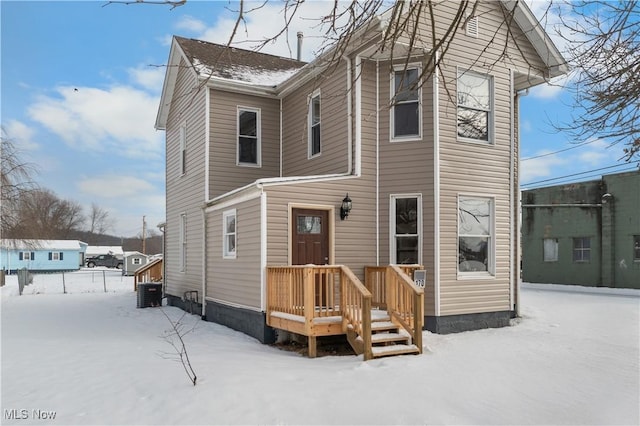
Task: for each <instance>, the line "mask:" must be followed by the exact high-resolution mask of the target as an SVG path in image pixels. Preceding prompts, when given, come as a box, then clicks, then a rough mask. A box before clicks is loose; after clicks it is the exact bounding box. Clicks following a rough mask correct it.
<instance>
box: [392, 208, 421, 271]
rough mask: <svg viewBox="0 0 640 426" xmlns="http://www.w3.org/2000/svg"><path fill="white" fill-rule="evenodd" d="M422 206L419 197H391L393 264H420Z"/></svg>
mask: <svg viewBox="0 0 640 426" xmlns="http://www.w3.org/2000/svg"><path fill="white" fill-rule="evenodd" d="M421 204H422V197H421V196H419V195H418V196H416V195H410V196H401V195H396V196H392V197H391V212H390V213H391V224H390V225H391V235H392V236H393V238H392V239H391V250H390V252H391V263H392V264H418V263H420V259H421V253H420V246H421V243H420V241H421V235H420V234H421V228H422V226H421V223H422V221H421V215H422V213H421Z"/></svg>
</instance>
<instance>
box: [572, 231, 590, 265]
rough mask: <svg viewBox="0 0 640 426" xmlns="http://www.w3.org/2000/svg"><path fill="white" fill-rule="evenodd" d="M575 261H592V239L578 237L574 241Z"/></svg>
mask: <svg viewBox="0 0 640 426" xmlns="http://www.w3.org/2000/svg"><path fill="white" fill-rule="evenodd" d="M573 261H574V262H590V261H591V238H589V237H578V238H574V239H573Z"/></svg>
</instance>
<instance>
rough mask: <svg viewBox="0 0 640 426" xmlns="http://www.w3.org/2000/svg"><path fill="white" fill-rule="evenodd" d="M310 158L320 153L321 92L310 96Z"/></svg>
mask: <svg viewBox="0 0 640 426" xmlns="http://www.w3.org/2000/svg"><path fill="white" fill-rule="evenodd" d="M308 116H309V124H308V126H309V158H311V157H314V156H316V155H318V154H320V152H321V149H322V146H321V143H320V141H321V139H320V92H315V93H314V94H313V95H312V96H310V97H309V115H308Z"/></svg>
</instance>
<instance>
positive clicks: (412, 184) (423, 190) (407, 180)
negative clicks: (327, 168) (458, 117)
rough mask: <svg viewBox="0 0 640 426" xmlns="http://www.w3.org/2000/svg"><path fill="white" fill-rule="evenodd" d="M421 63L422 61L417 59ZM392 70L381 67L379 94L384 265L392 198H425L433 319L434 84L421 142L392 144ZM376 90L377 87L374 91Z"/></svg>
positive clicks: (425, 256) (424, 101)
mask: <svg viewBox="0 0 640 426" xmlns="http://www.w3.org/2000/svg"><path fill="white" fill-rule="evenodd" d="M416 62H418V63H419V62H420V58H416ZM392 70H393V67H392V66H391V64H390V63H389V62H381V63H380V66H379V82H380V83H379V84H380V86H379V90H380V105H381V108H380V213H381V214H380V228H381V249H382V256H381V263H382V264H388V263H389V262H390V260H391V253H390V252H389V248H390V238H391V235H390V233H389V231H390V226H391V224H390V222H389V221H390V217H389V212H390V210H389V209H390V198H391V196H392V195H406V194H420V195H421V196H422V205H421V208H422V229H421V232H422V233H421V236H422V246H421V254H422V265H423V266H424V268H425V270H426V272H427V283H429V286H428V287H427V291H425V314H426V315H433V314H434V312H435V300H434V293H433V291H429V290H428V289H429V288H433V283H434V281H435V274H434V270H435V246H434V201H433V197H434V144H433V138H434V136H433V102H432V99H433V94H432V92H433V80H432V79H431V78H429V79H427V80H426V81H422V82H421V84H422V87H421V92H422V93H421V105H422V131H421V134H422V138H421V139H420V140H417V141H395V142H391V139H390V135H391V130H390V117H391V110H390V108H389V101H390V99H391V92H390V89H391V81H392V80H391V79H392ZM373 90H375V86H374V89H373Z"/></svg>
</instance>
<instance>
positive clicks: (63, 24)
mask: <svg viewBox="0 0 640 426" xmlns="http://www.w3.org/2000/svg"><path fill="white" fill-rule="evenodd" d="M332 4H333V2H328V1H307V2H305V3H304V10H303V11H302V14H301V15H300V17H301V18H302V17H315V18H317V17H318V16H321V15H322V14H323V11H326V10H327V8H328V7H331V5H332ZM531 4H532V9H534V11H536V12H538V13H539V11H542V10H544V8H545V4H546V3H545V2H537V1H534V2H532V3H531ZM228 8H230V9H233V4H232V3H231V4H230V3H228V2H226V1H224V2H210V1H195V0H189V1H187V4H186V5H184V6H181V7H178V8H175V9H170V8H169V7H167V6H164V5H142V4H132V5H125V4H110V5H107V6H105V2H102V1H86V2H75V1H59V2H33V1H1V2H0V13H1V24H2V26H1V39H2V42H1V43H2V45H1V55H2V57H1V60H2V81H1V89H2V90H1V107H2V111H1V118H2V126H3V128H4V130H5V132H6V135H7V136H8V137H9V138H11V139H13V140H14V142H15V143H16V146H17V147H19V148H20V149H21V150H22V151H23V157H24V158H25V159H26V160H28V161H30V162H32V163H34V164H35V165H36V167H37V169H38V170H39V173H38V175H37V180H38V182H39V183H40V184H41V185H42V186H44V187H46V188H48V189H51V190H53V191H54V192H55V193H56V194H57V195H58V196H59V197H61V198H67V199H72V200H75V201H77V202H79V203H80V204H81V205H83V206H84V207H85V211H88V208H89V206H90V205H91V203H93V202H95V203H96V204H98V205H99V206H101V207H103V208H105V209H107V210H108V211H109V214H110V217H111V218H112V219H113V220H114V227H113V229H112V230H111V231H112V232H111V233H112V234H114V235H117V236H124V237H129V236H135V235H137V234H139V233H140V232H141V230H142V217H143V216H146V218H147V226H148V228H155V226H156V225H157V224H158V223H160V222H162V221H164V219H165V213H164V208H165V203H164V196H165V192H164V191H165V185H164V176H165V172H164V132H162V131H156V130H155V129H154V123H155V118H156V113H157V110H158V103H159V97H160V92H161V90H162V81H163V78H164V72H165V69H164V67H163V66H162V65H163V64H165V63H166V61H167V58H168V55H169V47H170V40H171V36H172V35H174V34H175V35H181V36H184V37H191V38H197V39H203V40H209V41H214V42H220V43H224V42H226V41H227V38H228V37H229V35H230V33H231V28H232V27H233V23H234V16H235V15H234V13H233V12H232V11H229V10H228ZM283 20H284V16H283V14H282V13H281V10H280V6H279V5H269V6H267V7H264V8H262V9H260V11H259V13H254V14H250V15H249V16H248V19H247V26H246V29H247V34H248V37H249V38H250V39H259V38H260V37H261V36H262V35H264V34H274V33H275V32H277V30H278V29H279V28H281V27H282V25H283ZM553 20H554V19H553V17H551V21H553ZM552 23H553V22H549V24H552ZM297 31H303V32H304V33H305V40H304V45H303V46H304V52H303V59H304V60H311V59H313V52H314V50H315V49H317V48H318V45H319V43H320V42H321V40H320V39H319V38H318V37H314V32H317V29H316V28H315V24H314V23H313V21H310V20H308V19H306V20H305V19H298V20H296V21H294V22H293V23H292V25H291V30H290V31H289V40H290V43H289V44H287V43H286V42H285V41H284V39H283V40H282V41H281V42H280V43H275V44H269V45H268V46H266V48H265V49H264V50H263V51H265V52H267V53H273V54H278V55H281V56H287V57H292V56H295V54H296V47H295V46H296V32H297ZM239 37H245V34H243V33H240V34H239ZM556 40H557V39H556ZM559 44H560V43H559ZM242 46H243V47H247V48H249V47H250V45H246V44H245V45H242ZM570 103H571V98H570V96H569V95H568V93H567V92H566V91H563V90H562V89H561V88H560V87H552V86H545V87H539V88H536V89H534V90H532V91H531V92H530V93H529V95H528V96H527V97H525V98H523V100H522V103H521V108H522V110H521V112H522V116H521V137H522V152H521V153H522V157H523V158H527V157H532V156H539V155H541V154H545V153H549V152H555V151H559V150H562V149H565V148H567V147H572V146H573V145H571V144H569V143H568V141H567V138H566V137H565V136H564V135H561V134H556V133H554V132H553V131H552V128H551V126H550V125H549V122H550V121H551V120H555V119H562V118H568V117H569V114H570V108H569V107H568V105H569V104H570ZM606 145H607V144H606V143H605V142H604V141H593V142H592V143H589V144H585V145H583V146H582V147H580V148H577V149H571V150H568V151H565V152H563V153H560V154H556V155H548V156H544V157H539V158H534V159H531V160H525V161H523V162H522V168H523V175H522V178H521V182H522V183H530V182H535V181H539V180H544V179H549V178H554V177H558V176H565V175H569V174H572V173H579V172H583V171H589V170H594V169H599V168H603V167H608V166H611V165H616V164H620V163H619V162H617V160H618V158H620V157H621V150H620V149H619V148H614V149H607V148H606ZM620 167H624V165H621V166H619V167H617V168H612V169H608V170H605V172H607V173H608V172H615V171H618V170H621V168H620ZM627 167H628V166H627ZM598 173H599V172H593V173H591V174H584V175H580V176H578V177H577V178H576V179H584V178H594V177H597V175H598Z"/></svg>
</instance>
